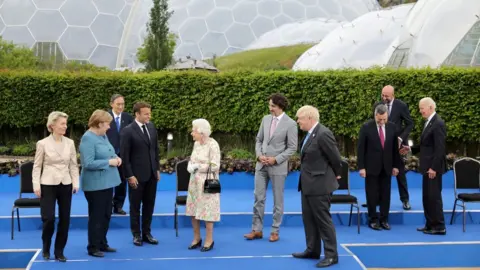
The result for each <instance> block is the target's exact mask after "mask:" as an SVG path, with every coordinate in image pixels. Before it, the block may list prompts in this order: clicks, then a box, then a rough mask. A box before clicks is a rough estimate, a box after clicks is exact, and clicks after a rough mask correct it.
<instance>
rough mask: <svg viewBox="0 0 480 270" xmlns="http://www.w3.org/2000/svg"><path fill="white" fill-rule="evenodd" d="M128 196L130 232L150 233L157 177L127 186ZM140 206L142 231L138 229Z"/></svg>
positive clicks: (137, 233)
mask: <svg viewBox="0 0 480 270" xmlns="http://www.w3.org/2000/svg"><path fill="white" fill-rule="evenodd" d="M128 196H129V199H130V229H131V231H132V234H133V235H134V236H135V235H142V234H143V235H147V234H150V232H151V229H150V226H151V224H152V216H153V210H154V208H155V199H156V196H157V179H156V178H155V177H153V175H152V177H151V178H150V180H149V181H146V182H138V186H137V188H135V189H134V188H132V187H131V186H129V192H128ZM140 207H141V211H142V226H141V227H142V231H140Z"/></svg>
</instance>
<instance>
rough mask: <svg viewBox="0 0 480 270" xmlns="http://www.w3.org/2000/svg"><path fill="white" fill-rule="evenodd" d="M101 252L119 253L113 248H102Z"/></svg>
mask: <svg viewBox="0 0 480 270" xmlns="http://www.w3.org/2000/svg"><path fill="white" fill-rule="evenodd" d="M100 251H102V252H117V250H116V249H114V248H111V247H106V248H101V249H100Z"/></svg>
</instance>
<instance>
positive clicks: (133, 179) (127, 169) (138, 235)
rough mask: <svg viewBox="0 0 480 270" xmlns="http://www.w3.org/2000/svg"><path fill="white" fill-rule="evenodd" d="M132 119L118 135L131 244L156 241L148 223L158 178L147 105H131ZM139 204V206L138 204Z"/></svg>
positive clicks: (155, 139)
mask: <svg viewBox="0 0 480 270" xmlns="http://www.w3.org/2000/svg"><path fill="white" fill-rule="evenodd" d="M133 113H134V114H135V121H133V122H132V123H131V124H130V125H128V126H127V127H125V128H124V129H123V130H122V132H121V136H120V142H121V143H120V145H121V149H120V154H121V157H122V160H123V167H124V173H125V177H126V178H127V179H128V184H129V187H130V188H129V194H128V195H129V199H130V227H131V231H132V234H133V243H134V244H135V245H136V246H141V245H142V242H147V243H150V244H154V245H156V244H158V241H157V239H155V238H154V237H153V236H152V234H151V228H150V227H151V223H152V216H153V210H154V207H155V198H156V195H157V182H158V181H160V170H159V159H160V157H159V148H158V137H157V130H156V129H155V126H154V125H153V123H151V122H150V117H151V106H150V104H148V103H145V102H138V103H135V105H134V106H133ZM142 204H143V205H142ZM140 207H141V208H142V225H141V228H142V230H141V231H140Z"/></svg>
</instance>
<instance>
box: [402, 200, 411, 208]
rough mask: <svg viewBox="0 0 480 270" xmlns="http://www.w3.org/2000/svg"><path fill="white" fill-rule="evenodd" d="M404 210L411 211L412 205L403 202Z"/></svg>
mask: <svg viewBox="0 0 480 270" xmlns="http://www.w3.org/2000/svg"><path fill="white" fill-rule="evenodd" d="M403 209H405V210H410V209H412V206H411V205H410V203H409V202H408V201H406V202H403Z"/></svg>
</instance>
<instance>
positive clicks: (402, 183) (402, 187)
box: [397, 158, 410, 202]
mask: <svg viewBox="0 0 480 270" xmlns="http://www.w3.org/2000/svg"><path fill="white" fill-rule="evenodd" d="M397 184H398V194H399V195H400V200H401V201H402V202H408V201H409V200H410V196H409V194H408V185H407V176H406V174H405V163H404V161H403V158H400V168H398V174H397Z"/></svg>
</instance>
